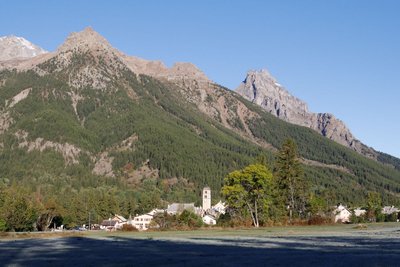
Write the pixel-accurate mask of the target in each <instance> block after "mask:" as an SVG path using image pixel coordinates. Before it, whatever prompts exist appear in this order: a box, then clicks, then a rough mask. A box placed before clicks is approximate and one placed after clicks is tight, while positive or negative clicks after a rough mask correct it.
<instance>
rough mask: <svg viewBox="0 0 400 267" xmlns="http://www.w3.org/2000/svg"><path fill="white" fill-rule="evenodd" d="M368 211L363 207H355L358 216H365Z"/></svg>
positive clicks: (355, 213)
mask: <svg viewBox="0 0 400 267" xmlns="http://www.w3.org/2000/svg"><path fill="white" fill-rule="evenodd" d="M366 213H367V210H364V209H361V208H356V209H354V215H355V216H356V217H360V216H364V215H365V214H366Z"/></svg>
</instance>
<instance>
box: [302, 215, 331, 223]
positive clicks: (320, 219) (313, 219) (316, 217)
mask: <svg viewBox="0 0 400 267" xmlns="http://www.w3.org/2000/svg"><path fill="white" fill-rule="evenodd" d="M307 223H308V225H321V224H329V223H332V220H331V218H329V217H323V216H320V215H314V216H311V218H310V219H309V220H308V222H307Z"/></svg>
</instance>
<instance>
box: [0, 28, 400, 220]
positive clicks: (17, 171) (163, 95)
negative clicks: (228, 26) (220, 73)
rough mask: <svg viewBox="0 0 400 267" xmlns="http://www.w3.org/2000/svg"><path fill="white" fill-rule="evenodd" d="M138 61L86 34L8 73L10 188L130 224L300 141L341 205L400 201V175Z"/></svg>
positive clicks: (1, 150) (4, 143)
mask: <svg viewBox="0 0 400 267" xmlns="http://www.w3.org/2000/svg"><path fill="white" fill-rule="evenodd" d="M32 62H33V63H32ZM129 62H130V61H129V60H127V56H125V55H122V53H121V52H119V51H117V50H116V49H114V48H112V47H111V45H110V44H109V43H108V42H107V41H106V40H105V39H104V38H102V37H101V36H99V35H98V34H97V33H95V32H94V31H92V30H89V31H88V30H86V31H83V32H81V33H77V34H74V35H72V36H70V37H69V38H68V39H67V41H66V42H65V43H64V44H63V45H62V46H61V47H60V48H59V49H58V50H57V51H56V52H55V53H52V54H48V55H46V57H43V58H41V59H35V60H34V61H31V62H25V63H24V64H23V65H22V66H23V67H21V68H17V69H14V70H10V69H5V70H3V71H1V72H0V174H1V176H0V177H1V183H4V184H8V185H11V184H13V183H17V184H19V185H23V186H25V187H27V188H28V190H30V191H31V192H36V194H37V195H38V197H39V196H40V197H46V196H50V195H51V196H57V197H59V198H62V199H65V205H66V206H67V205H71V206H80V204H79V203H81V204H82V203H85V205H82V206H85V207H86V208H87V207H88V206H89V208H91V209H96V213H97V214H99V216H108V214H109V213H110V212H118V210H120V211H122V212H124V214H129V213H133V212H138V209H139V208H140V209H146V208H151V207H154V206H157V205H164V204H165V203H164V202H163V201H197V200H198V199H199V197H198V196H199V195H198V194H199V189H200V188H202V187H203V186H205V185H209V186H210V187H211V188H212V189H213V193H214V196H218V195H219V190H220V187H221V183H222V179H223V177H224V176H225V175H226V174H227V173H228V172H230V171H232V170H234V169H238V168H242V167H243V166H245V165H247V164H249V163H251V162H253V161H254V159H255V158H256V157H257V156H258V155H260V154H265V155H267V157H268V160H269V162H270V163H271V164H272V163H273V158H274V152H275V151H276V149H277V148H279V147H280V146H281V144H282V143H283V141H284V140H285V139H287V138H293V139H294V140H295V141H296V143H297V145H298V147H299V152H300V155H301V157H302V158H303V162H304V166H305V170H306V177H307V179H308V180H310V181H311V183H312V189H313V190H314V191H315V192H316V193H318V194H323V195H324V196H326V197H327V198H329V200H330V201H331V202H332V204H334V203H335V202H337V201H344V202H347V203H360V202H361V201H362V199H363V198H364V196H365V194H366V192H367V191H368V190H372V191H378V192H382V193H383V195H384V196H385V198H386V200H385V201H386V202H387V203H390V204H394V203H396V202H397V201H398V194H399V192H400V172H399V171H398V170H396V169H395V168H393V167H391V166H385V165H383V164H381V163H378V162H376V161H373V160H370V159H367V158H365V157H362V156H360V155H359V154H357V153H356V152H354V151H352V150H350V149H348V148H346V147H344V146H341V145H339V144H337V143H335V142H333V141H330V140H328V139H326V138H324V137H323V136H321V135H319V134H317V133H316V132H315V131H313V130H311V129H309V128H305V127H301V126H296V125H293V124H289V123H287V122H284V121H282V120H279V119H278V118H276V117H274V116H272V115H271V114H269V113H267V112H265V111H264V110H262V109H261V108H260V107H258V106H256V105H254V104H253V103H251V102H249V101H247V100H245V99H244V98H242V97H241V96H240V95H238V94H237V93H235V92H233V91H230V90H228V89H226V88H224V87H222V86H219V85H217V84H214V83H213V82H212V81H209V80H208V79H205V78H204V77H203V76H202V75H200V74H199V73H198V72H197V71H198V70H197V69H195V68H192V69H191V71H190V72H187V71H182V69H180V68H179V67H176V68H175V69H174V70H173V71H172V72H168V71H166V72H165V73H163V75H160V76H158V75H156V74H154V73H153V74H152V73H148V75H146V73H145V71H138V72H141V73H140V74H139V73H135V72H134V70H135V69H134V68H133V67H132V65H131V63H129ZM146 64H147V63H146ZM179 66H182V65H179ZM136 69H138V70H139V69H140V68H138V67H137V66H136ZM186 70H187V69H186ZM155 73H158V72H155ZM170 73H173V75H170ZM199 77H200V78H199ZM388 160H391V158H388ZM72 202H73V203H72ZM96 203H97V204H96ZM98 203H102V205H100V206H99V205H98ZM81 212H82V214H80V215H79V214H78V215H77V214H74V215H71V216H72V217H73V216H75V217H74V218H76V217H79V216H84V212H83V211H81ZM71 220H72V219H71Z"/></svg>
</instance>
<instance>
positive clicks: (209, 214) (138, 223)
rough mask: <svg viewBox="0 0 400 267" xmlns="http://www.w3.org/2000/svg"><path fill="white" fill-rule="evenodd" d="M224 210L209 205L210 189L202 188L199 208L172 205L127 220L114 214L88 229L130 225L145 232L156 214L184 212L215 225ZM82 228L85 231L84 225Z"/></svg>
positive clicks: (184, 204)
mask: <svg viewBox="0 0 400 267" xmlns="http://www.w3.org/2000/svg"><path fill="white" fill-rule="evenodd" d="M225 209H226V205H225V203H223V202H222V201H219V202H218V203H217V204H216V205H214V206H212V205H211V189H210V188H209V187H204V188H203V190H202V206H201V207H196V206H195V204H194V203H172V204H170V205H168V207H167V209H158V208H155V209H153V210H151V211H150V212H148V213H145V214H141V215H136V216H135V217H133V218H132V216H129V218H128V219H126V218H124V217H123V216H121V215H117V214H115V215H114V217H110V218H109V219H107V220H103V221H102V222H101V223H100V224H99V225H90V226H88V229H95V228H98V229H101V230H106V231H116V230H120V229H122V228H123V226H124V225H131V226H133V227H135V228H136V229H137V230H139V231H146V230H148V229H149V228H150V227H151V225H152V224H151V223H152V220H153V218H154V217H155V216H156V215H157V214H164V213H166V214H168V215H179V214H181V213H182V212H183V211H185V210H187V211H190V212H193V213H194V214H196V215H197V216H200V217H201V218H202V221H203V223H204V224H206V225H216V224H217V220H218V218H219V216H220V215H221V214H225ZM83 228H84V229H86V227H85V225H84V226H83ZM154 228H157V226H154Z"/></svg>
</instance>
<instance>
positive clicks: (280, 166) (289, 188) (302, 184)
mask: <svg viewBox="0 0 400 267" xmlns="http://www.w3.org/2000/svg"><path fill="white" fill-rule="evenodd" d="M275 176H276V179H277V183H278V188H279V190H280V192H281V197H282V203H283V204H284V205H285V206H286V207H287V208H288V210H289V222H292V218H293V216H299V217H301V216H305V209H306V204H307V198H308V184H307V183H306V181H305V179H304V172H303V169H302V167H301V164H300V161H299V158H298V156H297V146H296V143H295V142H294V141H293V140H292V139H288V140H286V141H285V142H284V143H283V145H282V148H281V149H280V150H279V151H278V153H277V155H276V161H275Z"/></svg>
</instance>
